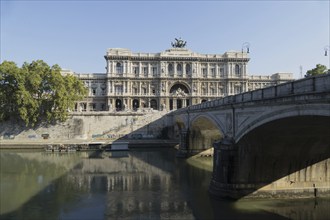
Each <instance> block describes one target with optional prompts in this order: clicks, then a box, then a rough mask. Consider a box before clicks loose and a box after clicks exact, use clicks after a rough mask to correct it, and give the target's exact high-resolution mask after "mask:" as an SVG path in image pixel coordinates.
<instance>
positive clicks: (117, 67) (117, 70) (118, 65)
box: [116, 62, 123, 74]
mask: <svg viewBox="0 0 330 220" xmlns="http://www.w3.org/2000/svg"><path fill="white" fill-rule="evenodd" d="M116 73H118V74H122V73H123V65H122V64H121V63H119V62H118V63H117V64H116Z"/></svg>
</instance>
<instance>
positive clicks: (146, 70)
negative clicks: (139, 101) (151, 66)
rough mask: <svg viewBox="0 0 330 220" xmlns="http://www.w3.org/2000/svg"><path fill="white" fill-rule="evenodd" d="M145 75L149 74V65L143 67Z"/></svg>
mask: <svg viewBox="0 0 330 220" xmlns="http://www.w3.org/2000/svg"><path fill="white" fill-rule="evenodd" d="M143 75H144V76H148V67H143Z"/></svg>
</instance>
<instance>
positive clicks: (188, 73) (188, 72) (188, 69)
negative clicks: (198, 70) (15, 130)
mask: <svg viewBox="0 0 330 220" xmlns="http://www.w3.org/2000/svg"><path fill="white" fill-rule="evenodd" d="M190 73H191V66H190V64H186V74H187V75H190Z"/></svg>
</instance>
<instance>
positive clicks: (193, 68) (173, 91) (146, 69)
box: [76, 44, 293, 111]
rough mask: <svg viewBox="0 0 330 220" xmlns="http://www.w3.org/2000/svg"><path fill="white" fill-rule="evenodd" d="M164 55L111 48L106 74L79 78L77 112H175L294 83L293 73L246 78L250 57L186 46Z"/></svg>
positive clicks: (241, 53) (233, 52)
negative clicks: (82, 94) (82, 91)
mask: <svg viewBox="0 0 330 220" xmlns="http://www.w3.org/2000/svg"><path fill="white" fill-rule="evenodd" d="M172 46H173V48H171V49H168V50H166V51H164V52H161V53H133V52H131V51H130V50H129V49H122V48H111V49H108V50H107V53H106V55H105V56H104V58H105V60H106V73H105V74H76V75H77V76H78V77H79V78H80V79H81V80H83V81H84V83H85V85H86V86H87V87H88V88H89V94H88V97H86V99H85V100H84V101H83V102H80V103H77V105H76V111H122V110H124V111H138V110H141V109H154V110H166V111H168V110H175V109H179V108H183V107H186V106H189V105H194V104H198V103H201V102H204V101H209V100H213V99H216V98H220V97H224V96H228V95H234V94H238V93H242V92H246V91H250V90H254V89H258V88H263V87H267V86H272V85H277V84H279V83H282V82H287V81H290V80H292V79H293V78H292V74H291V73H276V74H273V75H271V76H248V74H247V72H248V70H247V64H248V62H249V59H250V58H249V57H248V53H246V52H237V51H236V52H235V51H230V52H226V53H224V54H199V53H195V52H192V51H191V50H189V49H186V48H184V46H185V44H182V45H181V47H177V46H176V45H175V44H174V45H172Z"/></svg>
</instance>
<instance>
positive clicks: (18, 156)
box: [0, 149, 330, 220]
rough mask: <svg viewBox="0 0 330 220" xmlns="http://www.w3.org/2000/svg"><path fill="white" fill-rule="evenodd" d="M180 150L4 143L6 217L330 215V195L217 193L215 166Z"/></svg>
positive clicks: (1, 203)
mask: <svg viewBox="0 0 330 220" xmlns="http://www.w3.org/2000/svg"><path fill="white" fill-rule="evenodd" d="M175 153H176V152H175V150H174V149H152V150H150V149H139V150H131V151H129V152H103V153H101V152H89V153H87V152H77V153H67V154H64V153H62V154H56V153H55V154H54V153H45V152H36V151H15V152H14V151H3V150H2V151H0V219H31V220H38V219H61V220H62V219H72V220H83V219H86V220H94V219H267V220H270V219H288V218H289V219H330V211H329V210H330V199H317V200H315V199H307V200H258V201H255V200H243V201H238V202H234V201H227V200H213V199H212V198H210V197H209V194H208V191H207V190H208V186H209V180H210V178H211V172H210V171H209V170H207V169H201V168H198V167H196V166H192V165H190V164H188V163H187V162H186V160H183V159H178V158H176V157H175ZM203 160H208V161H203V162H204V164H205V162H206V163H209V164H212V159H211V158H208V159H203Z"/></svg>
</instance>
